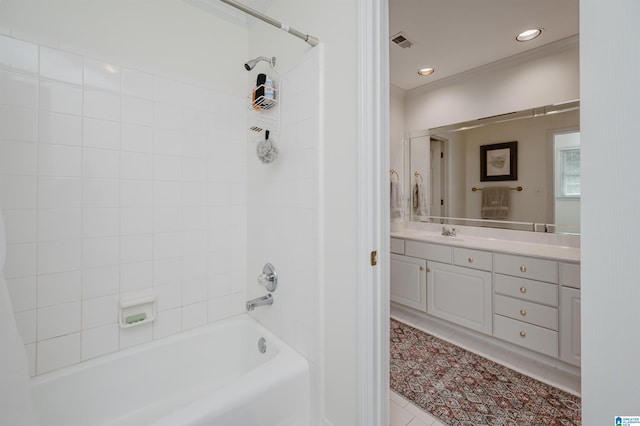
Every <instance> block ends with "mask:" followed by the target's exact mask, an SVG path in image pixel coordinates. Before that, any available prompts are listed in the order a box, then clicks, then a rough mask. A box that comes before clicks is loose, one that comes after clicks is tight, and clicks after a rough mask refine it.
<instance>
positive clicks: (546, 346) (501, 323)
mask: <svg viewBox="0 0 640 426" xmlns="http://www.w3.org/2000/svg"><path fill="white" fill-rule="evenodd" d="M493 335H494V336H495V337H497V338H498V339H502V340H506V341H507V342H511V343H513V344H516V345H518V346H522V347H524V348H528V349H531V350H533V351H536V352H541V353H543V354H546V355H549V356H551V357H554V358H557V357H558V332H556V331H551V330H548V329H546V328H542V327H538V326H535V325H531V324H527V323H525V322H522V321H516V320H514V319H511V318H506V317H503V316H501V315H494V316H493Z"/></svg>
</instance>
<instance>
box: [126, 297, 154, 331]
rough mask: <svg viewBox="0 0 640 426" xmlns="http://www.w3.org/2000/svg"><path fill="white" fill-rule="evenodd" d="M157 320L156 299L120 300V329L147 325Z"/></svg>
mask: <svg viewBox="0 0 640 426" xmlns="http://www.w3.org/2000/svg"><path fill="white" fill-rule="evenodd" d="M155 319H156V297H155V296H154V295H148V296H143V297H137V298H131V299H125V300H120V303H119V304H118V323H119V325H120V328H131V327H136V326H138V325H142V324H147V323H150V322H153V321H155Z"/></svg>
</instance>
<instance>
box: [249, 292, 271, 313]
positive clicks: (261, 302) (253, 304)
mask: <svg viewBox="0 0 640 426" xmlns="http://www.w3.org/2000/svg"><path fill="white" fill-rule="evenodd" d="M265 305H273V296H272V295H271V293H269V294H267V295H266V296H262V297H258V298H256V299H251V300H249V301H248V302H247V311H253V310H254V309H255V308H257V307H258V306H265Z"/></svg>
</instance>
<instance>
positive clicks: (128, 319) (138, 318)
mask: <svg viewBox="0 0 640 426" xmlns="http://www.w3.org/2000/svg"><path fill="white" fill-rule="evenodd" d="M146 319H147V314H145V313H144V312H143V313H141V314H134V315H129V316H128V317H126V318H125V319H124V321H125V322H126V323H127V324H133V323H134V322H139V321H144V320H146Z"/></svg>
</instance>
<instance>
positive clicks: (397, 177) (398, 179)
mask: <svg viewBox="0 0 640 426" xmlns="http://www.w3.org/2000/svg"><path fill="white" fill-rule="evenodd" d="M389 173H390V174H391V177H390V179H391V180H393V175H396V182H400V176H398V172H396V171H395V170H394V169H390V170H389Z"/></svg>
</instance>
